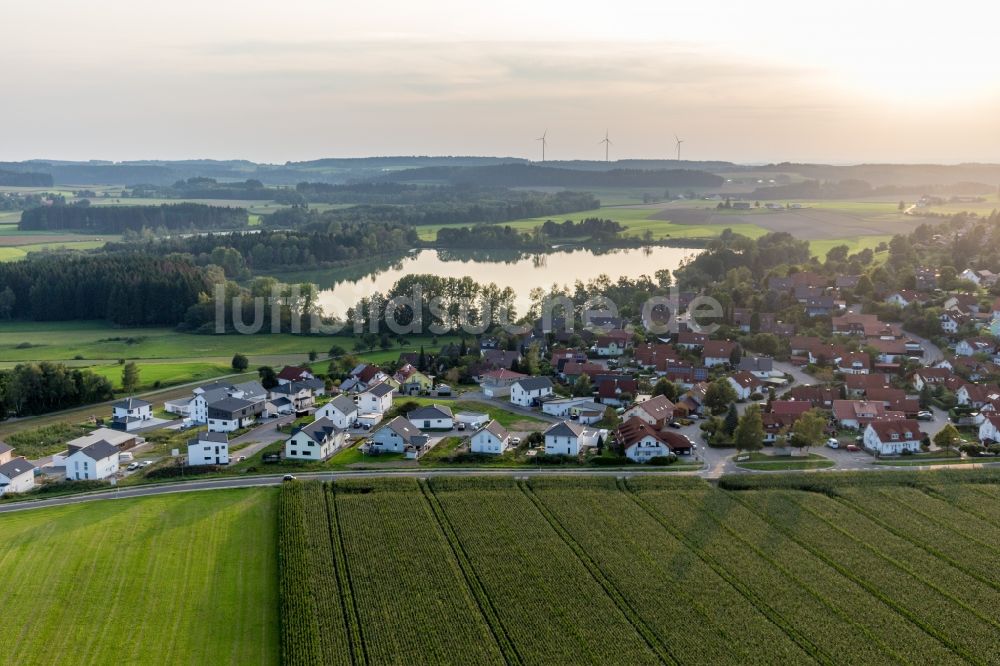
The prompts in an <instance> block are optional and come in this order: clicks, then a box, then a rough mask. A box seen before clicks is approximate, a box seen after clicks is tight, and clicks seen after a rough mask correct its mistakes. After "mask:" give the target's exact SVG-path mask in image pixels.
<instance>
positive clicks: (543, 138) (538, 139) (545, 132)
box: [535, 128, 549, 162]
mask: <svg viewBox="0 0 1000 666" xmlns="http://www.w3.org/2000/svg"><path fill="white" fill-rule="evenodd" d="M548 133H549V130H548V128H546V129H545V131H544V132H542V135H541V136H540V137H538V138H537V139H535V141H541V142H542V161H543V162H544V161H545V143H546V142H545V135H546V134H548Z"/></svg>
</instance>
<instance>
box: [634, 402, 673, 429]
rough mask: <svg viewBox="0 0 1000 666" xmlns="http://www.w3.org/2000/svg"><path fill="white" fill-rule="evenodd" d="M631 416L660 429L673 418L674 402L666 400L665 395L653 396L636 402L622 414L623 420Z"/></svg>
mask: <svg viewBox="0 0 1000 666" xmlns="http://www.w3.org/2000/svg"><path fill="white" fill-rule="evenodd" d="M633 417H635V418H638V419H641V420H642V421H644V422H645V423H648V424H649V425H651V426H653V427H654V428H656V429H657V430H660V429H662V428H663V427H664V426H666V425H667V424H668V423H670V422H671V421H672V420H673V419H674V403H672V402H670V401H669V400H667V398H666V396H662V395H658V396H654V397H652V398H650V399H649V400H644V401H642V402H640V403H636V404H635V405H633V406H632V407H631V408H629V409H628V410H626V411H625V413H623V414H622V419H623V420H626V419H630V418H633Z"/></svg>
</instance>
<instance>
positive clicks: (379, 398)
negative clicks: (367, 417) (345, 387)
mask: <svg viewBox="0 0 1000 666" xmlns="http://www.w3.org/2000/svg"><path fill="white" fill-rule="evenodd" d="M392 392H393V388H392V385H391V384H390V383H389V382H381V383H379V384H374V385H373V386H371V387H370V388H368V389H366V390H364V391H362V392H361V393H360V394H358V409H359V411H362V412H365V413H368V414H385V413H386V412H388V411H389V410H390V409H392Z"/></svg>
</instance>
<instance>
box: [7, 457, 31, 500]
mask: <svg viewBox="0 0 1000 666" xmlns="http://www.w3.org/2000/svg"><path fill="white" fill-rule="evenodd" d="M34 487H35V466H34V465H32V464H31V463H30V462H28V460H27V459H26V458H25V457H24V456H19V457H17V458H12V459H10V460H7V461H6V462H3V463H0V496H2V495H10V494H13V493H26V492H28V491H29V490H31V489H32V488H34Z"/></svg>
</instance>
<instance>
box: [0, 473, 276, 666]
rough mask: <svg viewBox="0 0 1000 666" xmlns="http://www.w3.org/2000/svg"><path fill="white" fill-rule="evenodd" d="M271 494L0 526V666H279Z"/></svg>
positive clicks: (111, 508)
mask: <svg viewBox="0 0 1000 666" xmlns="http://www.w3.org/2000/svg"><path fill="white" fill-rule="evenodd" d="M277 499H278V493H277V491H276V490H273V489H257V490H214V491H208V492H201V493H183V494H178V495H170V496H163V497H154V498H143V499H127V500H112V501H102V502H94V503H89V504H79V505H75V506H69V507H60V508H53V509H39V510H33V511H26V512H22V513H12V514H6V515H3V516H0V526H2V528H3V534H4V539H3V541H2V543H0V562H2V563H3V570H4V574H5V576H6V577H7V581H8V583H7V584H5V585H3V586H0V604H2V606H3V609H4V612H3V617H4V639H3V645H4V649H3V650H2V651H0V664H11V665H14V664H17V665H18V666H26V665H28V664H53V663H63V664H112V663H117V664H239V665H242V664H277V663H278V661H279V620H278V584H277V583H278V562H277V559H276V549H277V548H276V534H277V529H276V528H277V524H276V520H275V512H276V506H277Z"/></svg>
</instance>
